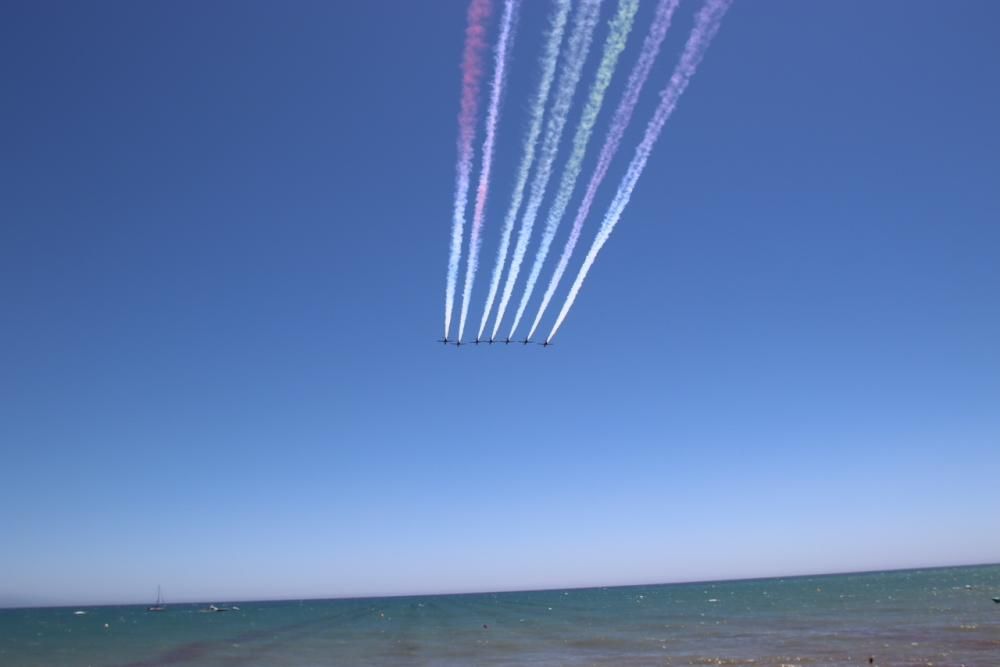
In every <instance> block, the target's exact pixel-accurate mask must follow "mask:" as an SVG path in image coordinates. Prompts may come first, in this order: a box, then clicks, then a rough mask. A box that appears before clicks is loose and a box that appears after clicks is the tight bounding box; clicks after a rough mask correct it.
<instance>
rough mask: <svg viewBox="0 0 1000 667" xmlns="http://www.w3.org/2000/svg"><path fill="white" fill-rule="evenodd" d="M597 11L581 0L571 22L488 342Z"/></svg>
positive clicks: (547, 173) (596, 4)
mask: <svg viewBox="0 0 1000 667" xmlns="http://www.w3.org/2000/svg"><path fill="white" fill-rule="evenodd" d="M600 8H601V0H584V1H583V3H582V4H581V5H580V8H579V9H578V10H577V13H576V16H575V17H574V20H573V30H572V32H571V33H570V36H569V40H568V43H567V48H566V57H565V60H564V61H563V69H562V71H561V72H560V74H559V83H558V85H557V86H556V95H555V98H554V99H553V102H552V108H551V110H550V112H549V119H548V122H547V123H546V127H545V136H544V137H543V139H542V148H541V151H540V156H539V160H538V168H537V171H536V172H535V180H534V181H532V183H531V196H530V197H529V199H528V204H527V206H525V209H524V215H523V216H522V217H521V228H520V229H519V230H518V235H517V244H516V245H515V246H514V255H513V257H512V258H511V263H510V270H509V273H508V274H507V281H506V282H505V283H504V288H503V296H502V297H501V299H500V306H499V308H498V309H497V315H496V320H495V321H494V323H493V334H492V335H491V336H490V338H491V339H495V338H496V337H497V332H498V331H499V329H500V324H501V322H502V321H503V316H504V312H505V311H506V310H507V304H508V303H509V302H510V297H511V294H512V293H513V291H514V284H515V283H516V282H517V276H518V273H519V272H520V270H521V263H522V262H523V261H524V255H525V252H526V250H527V248H528V241H529V239H530V238H531V230H532V227H533V226H534V224H535V218H536V217H537V216H538V208H539V207H540V206H541V204H542V198H543V197H544V196H545V189H546V187H547V186H548V182H549V178H550V177H551V175H552V165H553V163H554V162H555V160H556V155H557V154H558V152H559V139H560V138H561V137H562V131H563V128H564V127H565V126H566V118H567V117H568V116H569V110H570V106H572V103H573V95H574V93H575V92H576V86H577V84H578V83H579V82H580V73H581V71H582V70H583V65H584V63H585V62H586V60H587V53H588V52H589V50H590V42H591V40H592V38H593V36H594V29H595V28H596V27H597V19H598V15H599V13H600Z"/></svg>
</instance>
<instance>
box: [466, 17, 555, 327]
mask: <svg viewBox="0 0 1000 667" xmlns="http://www.w3.org/2000/svg"><path fill="white" fill-rule="evenodd" d="M569 8H570V0H555V9H554V12H553V16H552V19H551V22H550V23H551V27H550V29H549V39H548V41H547V42H546V44H545V51H544V52H543V55H542V60H541V64H542V77H541V79H540V80H539V82H538V91H537V92H536V93H535V99H534V102H532V104H531V111H530V114H529V115H530V118H531V124H530V125H529V126H528V133H527V134H526V135H525V137H524V155H523V156H522V157H521V166H520V167H519V168H518V171H517V179H516V181H515V184H514V196H513V197H512V198H511V202H510V207H509V208H508V209H507V216H506V217H505V218H504V222H503V231H502V232H501V234H500V249H499V250H498V251H497V261H496V264H495V265H494V267H493V276H492V277H491V278H490V292H489V296H487V297H486V307H485V308H483V318H482V320H481V321H480V322H479V333H478V334H477V335H476V338H477V339H479V338H482V337H483V330H484V329H486V322H487V320H489V317H490V311H491V310H492V309H493V301H494V299H496V296H497V290H498V289H499V288H500V276H501V275H502V274H503V267H504V264H505V263H506V261H507V251H508V250H509V249H510V237H511V234H512V233H513V231H514V222H515V221H516V220H517V214H518V213H519V212H520V210H521V201H522V199H523V198H524V187H525V185H526V184H527V182H528V174H529V173H530V171H531V165H532V163H533V162H534V160H535V142H537V141H538V135H539V134H541V131H542V118H543V116H544V113H545V104H546V103H547V102H548V100H549V90H550V89H551V88H552V79H553V78H554V77H555V71H556V62H557V61H558V60H559V45H560V44H562V38H563V33H564V32H565V29H566V19H567V17H568V16H569Z"/></svg>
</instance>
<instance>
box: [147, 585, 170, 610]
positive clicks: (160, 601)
mask: <svg viewBox="0 0 1000 667" xmlns="http://www.w3.org/2000/svg"><path fill="white" fill-rule="evenodd" d="M166 610H167V608H166V607H165V606H164V604H163V596H162V595H161V594H160V587H159V586H157V587H156V604H154V605H153V606H152V607H146V611H166Z"/></svg>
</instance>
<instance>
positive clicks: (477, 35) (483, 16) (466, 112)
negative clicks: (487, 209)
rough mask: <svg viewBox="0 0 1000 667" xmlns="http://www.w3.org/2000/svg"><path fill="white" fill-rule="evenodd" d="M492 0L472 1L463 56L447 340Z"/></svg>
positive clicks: (449, 268)
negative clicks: (487, 24)
mask: <svg viewBox="0 0 1000 667" xmlns="http://www.w3.org/2000/svg"><path fill="white" fill-rule="evenodd" d="M492 9H493V7H492V4H491V2H490V0H472V2H471V3H470V4H469V12H468V24H467V26H466V28H465V50H464V53H463V55H462V98H461V104H460V106H459V112H458V162H457V164H456V166H455V172H456V174H455V203H454V212H453V214H452V225H451V248H450V252H449V255H448V279H447V283H446V286H445V303H444V337H445V339H447V338H448V330H449V329H450V328H451V313H452V309H453V308H454V305H455V285H456V283H457V281H458V264H459V260H460V258H461V252H462V231H463V227H464V226H465V207H466V203H467V200H468V196H469V172H470V171H471V170H472V142H473V140H474V139H475V134H476V115H477V112H478V110H479V86H480V82H481V81H482V78H483V51H485V49H486V21H487V19H489V16H490V13H491V12H492Z"/></svg>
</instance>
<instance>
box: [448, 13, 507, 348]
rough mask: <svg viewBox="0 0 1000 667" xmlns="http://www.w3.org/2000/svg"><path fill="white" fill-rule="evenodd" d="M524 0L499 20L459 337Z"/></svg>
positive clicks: (463, 327) (459, 338)
mask: <svg viewBox="0 0 1000 667" xmlns="http://www.w3.org/2000/svg"><path fill="white" fill-rule="evenodd" d="M520 4H521V0H506V3H505V4H504V11H503V19H502V20H501V23H500V37H499V39H498V40H497V48H496V54H495V56H494V60H493V83H492V86H491V89H490V107H489V111H488V112H487V114H486V140H485V141H483V163H482V166H481V168H480V172H479V185H478V186H477V188H476V206H475V208H474V209H473V213H472V227H471V229H470V231H469V258H468V260H466V261H467V264H466V266H465V288H464V289H463V290H462V314H461V316H460V317H459V320H458V340H462V336H463V335H464V334H465V318H466V316H467V315H468V314H469V297H470V296H471V295H472V281H473V280H474V279H475V277H476V269H477V268H478V266H479V246H480V244H481V240H480V238H479V234H480V232H481V231H482V228H483V211H484V210H485V208H486V195H487V194H488V192H489V189H490V169H491V168H492V166H493V146H494V144H495V143H496V136H497V121H498V120H499V118H500V97H501V93H502V92H503V87H504V81H505V79H506V71H507V60H508V57H507V54H508V49H509V48H513V46H514V38H513V26H514V25H515V22H516V20H517V11H518V8H519V6H520Z"/></svg>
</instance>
